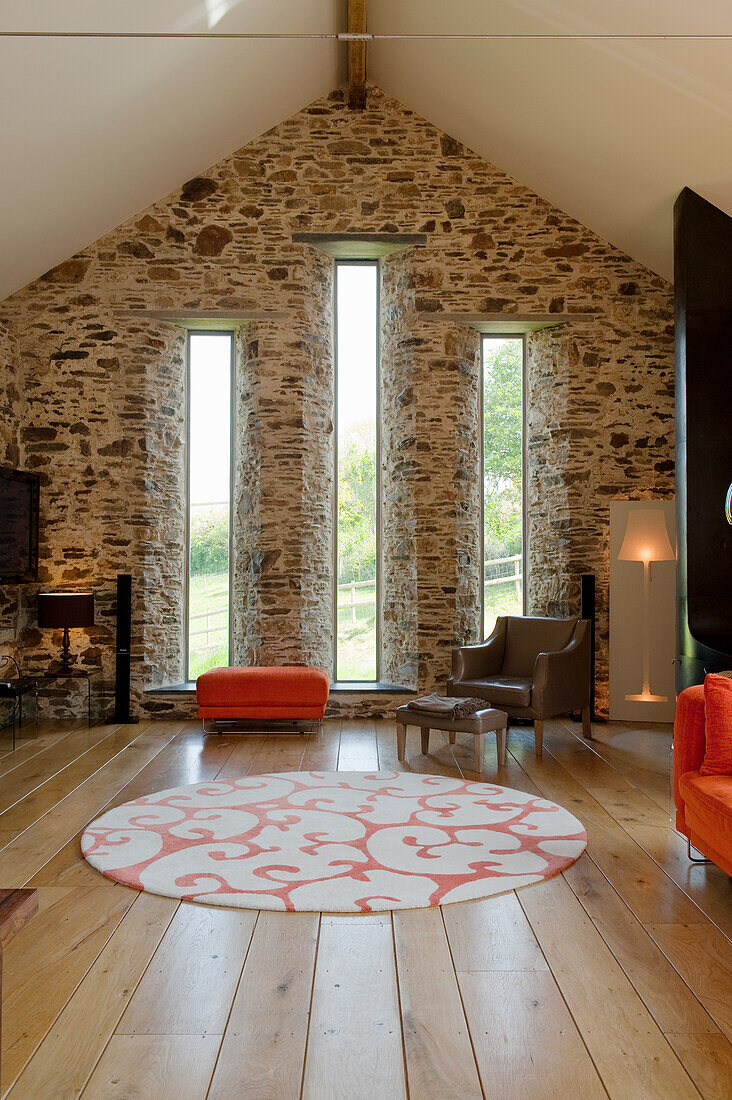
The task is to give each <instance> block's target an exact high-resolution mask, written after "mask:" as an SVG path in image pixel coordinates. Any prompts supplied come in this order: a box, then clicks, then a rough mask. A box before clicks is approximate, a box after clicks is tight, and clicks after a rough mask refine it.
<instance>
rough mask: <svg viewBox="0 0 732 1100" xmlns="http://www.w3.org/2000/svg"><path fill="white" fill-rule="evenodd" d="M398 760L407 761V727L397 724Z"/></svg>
mask: <svg viewBox="0 0 732 1100" xmlns="http://www.w3.org/2000/svg"><path fill="white" fill-rule="evenodd" d="M397 758H398V759H399V760H406V759H407V727H406V726H403V725H402V724H401V723H400V722H397Z"/></svg>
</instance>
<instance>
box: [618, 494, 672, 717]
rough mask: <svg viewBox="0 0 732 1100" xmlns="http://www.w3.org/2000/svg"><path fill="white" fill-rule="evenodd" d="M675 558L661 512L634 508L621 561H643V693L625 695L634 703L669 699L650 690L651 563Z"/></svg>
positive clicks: (664, 701)
mask: <svg viewBox="0 0 732 1100" xmlns="http://www.w3.org/2000/svg"><path fill="white" fill-rule="evenodd" d="M675 557H676V554H675V553H674V548H673V546H672V545H671V540H670V539H669V537H668V530H667V528H666V520H665V519H664V515H663V512H662V511H660V510H659V509H656V508H634V509H633V511H632V512H631V513H630V514H629V516H628V523H627V526H626V528H625V537H624V539H623V545H622V546H621V547H620V553H619V554H618V559H619V560H620V561H642V562H643V690H642V692H641V693H640V695H626V696H625V698H626V699H627V700H628V701H629V702H633V703H666V702H668V696H666V695H654V694H653V692H652V691H651V580H652V577H651V563H652V562H654V561H672V560H673V559H674V558H675Z"/></svg>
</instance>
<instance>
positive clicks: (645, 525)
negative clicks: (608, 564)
mask: <svg viewBox="0 0 732 1100" xmlns="http://www.w3.org/2000/svg"><path fill="white" fill-rule="evenodd" d="M675 557H676V554H675V553H674V548H673V546H672V545H671V540H670V539H669V537H668V529H667V528H666V519H665V517H664V514H663V512H662V511H661V509H660V508H633V510H632V511H631V512H630V513H629V515H628V523H627V526H626V528H625V538H624V539H623V545H622V546H621V547H620V553H619V554H618V559H619V560H620V561H673V559H674V558H675Z"/></svg>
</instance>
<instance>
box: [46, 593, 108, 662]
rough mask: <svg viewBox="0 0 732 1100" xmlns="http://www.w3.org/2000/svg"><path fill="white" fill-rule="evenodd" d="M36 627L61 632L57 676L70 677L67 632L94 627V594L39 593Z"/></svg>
mask: <svg viewBox="0 0 732 1100" xmlns="http://www.w3.org/2000/svg"><path fill="white" fill-rule="evenodd" d="M38 625H39V626H40V627H41V628H42V629H45V630H63V632H64V636H63V643H62V648H61V667H60V670H59V675H61V676H69V675H71V673H72V672H73V668H72V666H71V654H70V648H71V646H70V642H69V630H70V629H72V628H74V627H79V626H94V593H93V592H39V593H38Z"/></svg>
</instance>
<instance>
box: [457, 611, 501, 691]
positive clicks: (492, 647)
mask: <svg viewBox="0 0 732 1100" xmlns="http://www.w3.org/2000/svg"><path fill="white" fill-rule="evenodd" d="M505 648H506V619H505V616H503V615H500V616H499V617H498V619H497V620H496V625H495V627H494V629H493V633H492V634H491V635H490V637H489V638H486V640H485V641H484V642H480V643H479V644H478V645H462V646H457V647H456V648H455V649H453V651H452V674H451V676H450V679H449V681H448V684H450V683H458V682H459V681H460V680H481V679H483V678H484V677H485V676H491V675H495V674H496V673H498V672H500V671H501V665H502V664H503V654H504V651H505Z"/></svg>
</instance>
